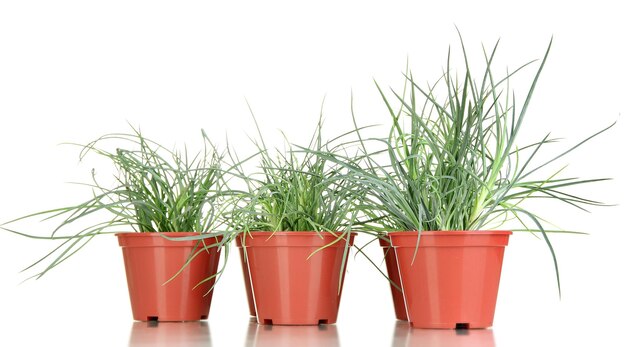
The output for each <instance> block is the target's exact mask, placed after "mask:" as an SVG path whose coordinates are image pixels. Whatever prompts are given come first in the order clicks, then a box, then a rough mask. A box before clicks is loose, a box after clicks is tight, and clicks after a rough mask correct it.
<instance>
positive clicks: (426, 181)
mask: <svg viewBox="0 0 626 347" xmlns="http://www.w3.org/2000/svg"><path fill="white" fill-rule="evenodd" d="M551 45H552V42H550V45H549V46H548V48H547V50H546V52H545V55H544V57H543V59H542V60H541V61H540V65H539V67H538V69H537V71H536V73H535V75H534V78H533V80H532V84H531V86H530V88H529V90H528V92H527V93H526V96H525V98H524V99H523V101H522V102H521V103H520V102H518V101H517V99H516V98H515V95H514V94H513V92H512V90H511V88H510V85H509V82H510V80H511V78H512V77H513V76H514V75H516V74H518V73H519V72H520V71H521V70H523V69H524V68H527V67H528V65H530V64H531V63H532V62H531V63H527V64H525V65H523V66H521V67H520V68H518V69H515V70H514V71H513V72H511V73H508V72H507V74H506V75H504V76H502V77H496V76H495V73H494V72H493V70H492V66H493V61H494V57H495V55H496V50H497V46H498V45H497V44H496V45H495V46H494V48H493V50H491V51H490V52H488V51H486V50H484V49H483V57H484V62H485V69H484V70H483V71H481V72H479V73H477V74H475V73H474V70H473V69H471V67H470V65H469V63H468V55H467V52H466V50H465V46H464V44H463V40H462V39H461V48H462V52H463V55H462V58H463V62H464V64H463V69H462V71H463V70H464V73H462V74H461V76H460V77H459V76H458V75H457V74H456V73H455V70H453V68H452V66H451V60H452V59H451V53H450V51H449V52H448V59H447V63H446V67H445V69H444V72H443V75H442V76H441V77H440V78H439V80H438V81H436V83H434V84H433V85H429V86H422V85H420V84H418V83H416V82H415V79H414V76H413V75H412V73H411V72H410V71H409V72H407V73H406V74H405V78H406V80H405V87H404V89H403V91H402V92H396V91H395V90H393V89H392V90H391V92H390V93H391V95H392V96H391V97H389V96H388V95H387V93H386V92H385V91H383V90H382V88H380V86H379V85H378V84H376V86H377V88H378V90H379V92H380V95H381V96H382V99H383V101H384V103H385V105H386V107H387V110H388V111H389V115H390V116H391V121H392V125H391V128H390V130H389V133H388V136H387V137H386V138H365V137H363V136H360V139H361V140H360V141H361V144H362V146H361V149H362V151H363V154H364V155H365V158H364V159H362V160H361V163H362V164H360V165H359V163H356V162H354V161H353V160H352V159H351V158H349V157H340V156H337V155H333V154H330V153H321V152H320V153H319V155H321V156H322V157H323V158H325V159H326V160H331V161H333V162H335V163H337V164H340V165H343V166H344V167H346V168H348V169H350V171H351V174H350V177H351V178H352V179H354V180H356V181H358V182H360V184H361V186H362V189H363V190H365V191H367V192H368V195H367V196H366V197H365V198H364V199H363V200H362V203H361V205H360V206H361V212H362V213H361V215H362V216H366V218H365V219H364V221H362V222H360V223H357V224H359V225H360V227H361V228H365V229H367V230H375V231H411V230H413V231H419V232H420V235H421V231H424V230H480V229H485V228H488V229H493V228H499V227H501V226H503V225H505V224H506V225H507V226H508V224H507V223H508V222H517V225H518V226H519V227H520V228H519V229H514V230H515V231H530V232H537V233H539V234H540V235H542V237H543V239H544V240H545V242H546V244H547V246H548V247H549V250H550V252H551V254H552V257H553V261H554V267H555V270H556V276H557V283H558V285H559V291H560V280H559V272H558V264H557V260H556V256H555V252H554V249H553V247H552V244H551V243H550V239H549V237H548V233H549V232H568V231H563V230H555V229H549V228H546V227H544V225H545V224H546V223H547V222H546V220H545V219H544V218H542V217H540V216H539V215H538V214H537V213H536V212H534V211H533V210H531V209H530V208H529V207H528V206H527V205H526V203H528V202H529V201H530V200H534V199H544V200H545V199H548V200H553V201H557V202H561V203H564V204H566V205H569V206H573V207H575V208H578V209H580V210H585V205H596V206H597V205H603V204H602V203H600V202H598V201H594V200H591V199H587V198H584V197H580V196H577V195H574V194H573V193H571V192H568V191H567V188H569V187H572V186H578V185H583V184H589V183H593V182H599V181H604V180H607V179H606V178H599V179H580V178H575V177H561V174H562V171H563V168H564V166H562V167H559V168H557V169H555V170H553V171H550V172H548V173H545V171H546V170H547V169H548V167H549V165H550V164H555V163H556V162H557V161H558V160H559V159H561V158H562V157H564V156H565V155H567V154H568V153H570V152H572V151H574V150H575V149H576V148H578V147H579V146H581V145H582V144H584V143H586V142H587V141H589V140H590V139H592V138H594V137H596V136H598V135H599V134H601V133H603V132H604V131H606V130H608V129H609V128H610V127H611V126H612V125H611V126H609V127H606V128H604V129H602V130H600V131H598V132H596V133H594V134H592V135H591V136H589V137H587V138H585V139H583V140H582V141H580V142H578V143H577V144H575V145H574V146H572V147H570V148H568V149H566V150H564V151H562V150H559V151H557V152H554V151H553V150H552V153H553V154H551V156H550V158H549V159H548V160H541V161H540V160H538V159H537V158H539V154H543V153H544V152H545V153H546V154H548V153H549V152H548V151H550V150H551V149H548V147H550V146H551V145H553V144H554V143H556V142H557V140H556V139H553V138H551V137H550V134H547V135H545V136H543V137H541V138H539V139H538V140H537V141H536V142H533V143H529V144H525V145H518V144H517V141H516V140H517V137H518V135H519V133H520V131H521V129H522V125H523V124H524V120H525V117H526V114H527V111H528V107H529V104H530V101H531V99H532V96H533V94H534V92H535V89H536V87H537V83H538V81H539V76H540V74H541V72H542V71H543V69H544V66H545V64H546V61H547V58H548V54H549V52H550V47H551ZM396 101H397V103H398V104H399V106H398V107H394V106H393V105H394V104H395V102H396ZM355 124H356V122H355ZM357 129H358V128H357ZM372 143H379V144H382V145H383V147H384V148H383V149H382V150H380V151H375V152H374V151H371V150H370V149H368V147H370V146H371V145H372ZM381 155H382V158H381ZM537 177H539V178H537ZM418 243H419V236H418ZM416 252H417V245H416Z"/></svg>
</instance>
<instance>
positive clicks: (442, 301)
mask: <svg viewBox="0 0 626 347" xmlns="http://www.w3.org/2000/svg"><path fill="white" fill-rule="evenodd" d="M510 234H511V232H510V231H423V232H421V236H420V238H419V244H418V232H417V231H414V232H413V231H410V232H392V233H389V238H390V240H391V245H392V246H393V248H394V249H395V251H396V257H397V261H398V268H399V270H400V279H401V282H402V289H403V292H404V300H405V303H406V308H407V313H408V318H409V322H410V323H411V326H413V327H416V328H443V329H445V328H449V329H454V328H487V327H490V326H492V325H493V316H494V313H495V307H496V299H497V296H498V286H499V283H500V272H501V269H502V260H503V256H504V248H505V246H506V245H507V244H508V240H509V235H510Z"/></svg>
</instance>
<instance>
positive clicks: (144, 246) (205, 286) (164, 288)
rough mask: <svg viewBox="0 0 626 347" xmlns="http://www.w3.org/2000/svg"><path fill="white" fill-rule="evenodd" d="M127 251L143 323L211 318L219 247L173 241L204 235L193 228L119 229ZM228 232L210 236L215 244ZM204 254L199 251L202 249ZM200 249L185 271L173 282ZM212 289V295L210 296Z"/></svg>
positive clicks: (130, 283)
mask: <svg viewBox="0 0 626 347" xmlns="http://www.w3.org/2000/svg"><path fill="white" fill-rule="evenodd" d="M115 235H116V236H117V238H118V241H119V245H120V246H121V247H122V253H123V255H124V265H125V267H126V279H127V281H128V292H129V294H130V303H131V306H132V310H133V318H134V319H135V320H139V321H195V320H202V319H207V318H208V316H209V308H210V306H211V298H212V296H213V291H212V290H211V291H209V290H210V289H211V288H212V286H213V284H214V283H215V279H211V280H209V281H206V282H204V283H202V284H199V283H200V282H202V281H203V280H204V279H206V278H208V277H210V276H212V275H215V273H216V272H217V266H218V263H219V257H220V254H219V252H218V249H217V247H212V248H210V249H208V250H202V248H203V246H202V243H201V242H200V243H199V241H172V240H167V239H165V238H164V237H161V235H166V236H168V237H170V238H175V237H184V236H192V235H199V233H193V232H172V233H118V234H115ZM221 239H222V236H216V237H215V238H208V239H205V240H204V244H205V245H207V246H209V245H211V244H215V243H216V242H219V241H220V240H221ZM198 252H199V253H198ZM196 253H198V254H197V255H196V256H195V257H194V258H193V260H192V261H191V262H190V263H189V264H188V265H187V266H186V267H185V268H184V269H183V270H182V272H181V273H180V274H178V275H177V276H176V277H174V278H173V279H172V280H171V281H169V282H168V283H166V282H167V281H168V280H170V279H171V278H172V277H173V276H174V275H176V273H177V272H178V271H179V270H180V269H181V268H182V267H183V265H185V263H186V262H187V260H188V259H189V257H190V256H192V255H194V254H196ZM207 293H208V294H207Z"/></svg>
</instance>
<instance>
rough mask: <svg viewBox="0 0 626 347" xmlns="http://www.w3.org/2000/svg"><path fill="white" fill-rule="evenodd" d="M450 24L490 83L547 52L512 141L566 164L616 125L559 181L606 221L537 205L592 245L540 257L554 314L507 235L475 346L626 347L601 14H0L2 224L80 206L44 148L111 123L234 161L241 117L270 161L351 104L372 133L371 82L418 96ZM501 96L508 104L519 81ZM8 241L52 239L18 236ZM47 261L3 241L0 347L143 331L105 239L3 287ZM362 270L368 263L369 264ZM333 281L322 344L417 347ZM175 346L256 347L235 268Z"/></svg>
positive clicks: (615, 73) (604, 14)
mask: <svg viewBox="0 0 626 347" xmlns="http://www.w3.org/2000/svg"><path fill="white" fill-rule="evenodd" d="M455 25H457V26H458V27H459V29H460V30H461V31H462V33H463V36H464V39H465V43H466V46H467V47H468V49H469V51H470V54H471V55H472V56H473V57H474V58H476V59H480V57H481V54H482V53H481V48H480V47H481V46H480V45H481V43H483V44H485V46H487V47H488V48H489V47H492V46H493V44H494V43H495V41H496V40H497V39H499V38H501V46H500V52H499V55H498V60H499V62H500V64H501V65H498V67H499V69H500V70H499V71H501V72H504V71H505V70H504V69H505V68H506V67H509V68H514V67H517V66H519V65H520V64H522V63H524V62H526V61H529V60H532V59H537V58H541V57H542V55H543V53H544V51H545V48H546V47H547V44H548V42H549V40H550V37H551V36H554V46H553V50H552V53H551V55H550V58H549V61H548V63H547V65H546V68H545V72H544V74H543V75H542V78H541V80H540V84H539V86H538V89H537V91H536V97H535V98H534V100H533V103H532V106H531V108H530V110H529V113H528V115H527V117H528V118H527V124H525V130H524V134H522V138H526V139H536V138H537V137H540V136H542V135H543V134H545V133H547V132H550V131H551V132H552V133H553V135H554V136H556V137H562V138H564V141H563V143H562V145H561V147H559V148H561V149H564V148H566V147H567V145H568V144H569V145H572V144H573V143H575V141H576V140H580V139H582V138H583V137H584V136H585V135H589V134H591V133H592V132H593V131H595V130H599V129H600V128H602V127H604V126H606V125H608V124H610V123H612V122H613V121H615V120H618V123H617V125H616V126H615V127H614V128H613V129H612V130H611V131H610V132H608V133H606V134H605V135H604V136H602V137H600V138H597V139H595V140H594V141H592V142H590V143H588V144H587V145H585V146H584V147H582V148H580V150H578V151H576V152H574V153H573V154H571V155H569V156H568V157H566V158H565V159H566V160H564V161H563V162H562V164H565V163H569V164H570V165H569V166H568V167H567V169H566V174H567V175H569V176H577V177H613V178H614V180H613V181H611V182H608V183H603V184H597V185H593V186H590V187H588V188H585V189H579V190H576V192H577V193H581V194H586V196H588V197H590V198H593V199H596V200H601V201H605V202H609V203H614V204H617V205H618V206H615V207H607V208H594V209H592V213H591V214H588V213H584V212H581V211H578V210H575V209H572V208H567V207H563V206H556V207H555V206H552V205H551V206H550V207H549V208H544V210H543V211H542V215H543V216H546V217H549V219H550V220H551V221H554V222H555V223H556V224H558V225H559V226H561V227H563V228H566V229H575V230H579V231H585V232H588V233H590V235H588V236H560V237H556V236H555V237H554V238H553V243H554V246H555V249H556V252H557V255H558V257H559V261H560V264H561V271H562V287H563V297H562V299H561V300H559V297H558V293H557V290H556V284H555V280H554V273H553V268H552V263H551V260H550V256H549V253H548V250H547V248H546V247H545V244H544V243H543V242H542V241H540V240H537V239H535V238H533V237H532V236H530V235H527V234H516V235H514V236H513V237H512V239H511V243H510V246H509V247H508V248H507V251H506V255H505V264H504V269H503V274H502V281H501V286H500V295H499V298H498V307H497V311H496V318H495V324H494V328H493V329H492V330H489V331H488V332H487V334H488V335H487V340H482V342H481V343H482V344H484V345H489V344H490V343H491V342H490V341H493V340H494V339H495V342H496V344H497V345H498V346H523V345H528V344H533V345H538V346H550V345H555V344H560V345H575V344H579V345H591V344H594V345H617V346H620V345H622V346H623V345H626V343H624V340H623V338H622V336H621V335H620V333H619V330H621V329H622V328H623V326H624V324H626V318H624V310H626V299H625V298H624V294H623V293H624V292H626V285H625V281H624V276H625V275H624V271H623V268H624V265H625V264H626V255H625V254H626V252H624V242H625V241H626V236H624V230H623V221H622V220H623V218H621V217H623V216H624V213H625V212H626V211H625V210H624V207H623V204H624V199H623V194H624V191H625V190H624V178H625V176H624V173H623V171H622V170H621V168H622V167H623V165H622V163H623V161H624V159H623V154H622V152H623V148H624V145H625V138H626V133H625V131H624V127H625V125H624V122H623V119H622V117H621V116H620V113H623V112H624V110H625V100H626V98H625V97H626V84H625V83H624V81H626V71H625V68H624V62H625V61H626V44H625V42H626V41H625V37H624V33H625V32H626V30H625V29H626V28H624V21H623V11H620V10H619V9H618V6H617V5H616V2H613V1H595V2H593V4H592V5H591V4H590V3H589V2H578V1H572V2H569V3H567V5H555V4H550V3H548V2H546V1H523V2H503V1H431V2H418V1H406V2H394V1H385V2H371V1H315V2H310V3H308V4H301V3H296V2H294V1H284V2H282V1H262V2H261V1H259V2H244V1H228V2H219V4H218V3H217V2H208V1H185V2H182V1H179V2H165V1H149V2H139V1H106V2H104V1H3V2H2V3H0V122H1V123H0V124H1V126H0V155H1V156H0V158H1V163H2V164H1V165H2V166H1V169H0V185H1V186H0V221H6V220H8V219H11V218H14V217H17V216H21V215H24V214H26V213H29V212H33V211H39V210H42V209H47V208H52V207H57V206H64V205H68V204H72V203H76V202H78V201H81V199H83V198H85V197H86V194H87V192H86V191H85V190H84V189H81V188H77V187H75V186H71V185H68V184H66V183H64V182H69V181H86V180H88V179H89V172H90V169H91V166H90V165H87V164H79V163H78V153H77V151H76V150H75V149H74V148H71V147H67V146H57V144H59V143H61V142H66V141H71V142H79V143H84V142H86V141H89V140H92V139H94V138H95V137H97V136H99V135H102V134H104V133H106V132H111V131H125V130H128V126H127V122H129V123H131V124H133V125H140V126H141V127H142V129H143V131H144V133H145V134H146V135H147V136H149V137H151V138H154V139H157V140H158V141H159V142H161V143H163V144H165V145H171V146H174V145H181V144H182V143H185V142H186V143H189V144H190V145H192V144H193V143H194V141H197V139H198V138H199V136H200V128H204V129H205V130H206V131H207V132H208V133H209V134H210V136H211V137H212V138H213V139H215V142H217V143H221V144H223V143H225V138H226V134H228V139H229V141H230V142H231V144H232V145H233V147H235V148H237V149H238V150H241V151H242V153H245V152H246V151H247V150H248V149H249V148H250V146H249V140H248V138H247V134H253V127H252V122H251V118H250V115H249V112H248V110H247V106H246V103H245V98H247V99H248V100H249V102H250V104H251V105H252V107H253V109H254V111H255V113H256V115H257V117H258V119H259V121H260V123H261V126H262V128H263V130H264V132H265V134H266V137H268V138H271V140H270V141H272V142H273V143H274V144H276V145H279V144H280V143H281V142H280V141H281V139H280V137H279V136H280V134H279V133H278V131H276V130H277V129H282V130H284V131H285V133H287V134H288V136H289V137H290V138H291V139H292V140H294V141H295V142H297V141H301V140H302V139H305V138H308V136H310V131H311V129H312V127H313V126H314V124H315V121H316V117H317V115H318V114H319V110H320V106H321V103H322V99H323V98H324V97H326V102H325V106H324V114H325V118H326V125H327V132H328V133H335V134H336V133H338V132H339V130H343V129H349V127H350V116H349V115H350V113H349V111H350V94H351V93H353V95H354V99H355V108H356V111H357V116H358V117H359V120H360V122H361V123H362V124H372V123H384V122H385V121H386V118H385V117H386V114H385V111H384V108H383V105H382V103H381V100H380V98H379V96H378V95H377V92H376V90H375V87H374V84H373V78H375V79H376V80H377V81H378V82H379V83H380V84H381V85H383V86H395V87H397V88H399V87H401V81H402V75H401V72H402V71H403V69H404V67H405V64H406V60H407V58H408V59H409V60H410V66H411V68H412V70H413V72H414V75H415V76H416V79H417V80H418V81H421V82H428V81H433V79H434V78H436V77H437V76H438V75H439V74H440V72H441V69H442V67H443V65H444V63H445V57H446V53H447V49H448V47H449V46H451V47H452V51H453V54H455V53H459V45H458V37H457V34H456V30H455V27H454V26H455ZM457 57H458V55H457ZM457 62H459V61H458V60H457ZM534 68H536V65H533V66H532V67H531V69H534ZM529 71H530V70H529ZM530 72H531V71H530ZM517 81H519V84H516V85H514V86H513V87H514V88H515V89H516V90H517V91H518V93H517V95H518V96H522V95H524V92H525V90H526V88H527V86H528V85H527V83H526V82H527V80H526V79H524V78H520V79H518V80H517ZM334 129H337V132H335V130H334ZM274 140H275V141H274ZM555 168H556V167H555ZM542 208H543V207H542ZM22 227H23V228H22V229H23V230H24V229H26V230H24V231H27V232H31V233H34V234H45V233H47V232H48V231H49V229H47V228H46V227H45V226H44V225H42V224H39V223H37V222H36V221H34V220H33V221H30V222H29V223H26V224H22ZM364 241H365V238H363V239H362V240H361V241H360V242H361V243H363V242H364ZM51 246H52V244H51V243H49V242H47V241H32V240H27V239H24V238H20V237H18V236H14V235H10V234H7V233H4V232H0V345H34V344H35V343H50V344H51V345H84V344H88V345H103V346H114V345H125V344H127V343H128V342H129V341H130V342H137V341H138V340H137V336H139V335H141V334H142V331H143V330H142V329H145V326H142V325H140V324H139V325H137V324H135V325H133V321H132V320H131V312H130V305H129V302H128V297H127V291H126V283H125V277H124V273H123V264H122V259H121V252H120V250H119V249H118V246H117V244H116V240H115V239H114V237H102V238H101V239H99V240H95V241H94V242H92V243H91V244H90V245H89V246H87V247H86V248H85V249H84V250H83V251H82V252H81V253H79V254H78V255H76V256H75V257H74V258H73V259H72V260H71V261H68V262H67V263H66V264H64V265H63V266H61V267H60V268H58V269H56V270H55V271H53V272H51V273H50V274H49V275H48V276H46V277H44V278H43V279H41V280H37V281H33V280H31V281H28V282H26V283H23V284H19V283H20V281H21V280H23V279H24V278H26V275H25V274H18V272H19V270H21V269H22V268H23V267H25V266H26V265H28V264H30V262H32V261H33V260H36V259H37V257H38V256H40V255H43V254H44V252H45V251H46V250H49V249H50V247H51ZM370 253H371V254H372V256H373V257H375V258H376V259H380V257H381V256H380V253H379V250H378V249H376V248H373V247H372V249H371V251H370ZM348 272H349V273H348V275H347V278H346V283H345V287H344V297H343V298H342V307H341V309H340V312H339V322H338V323H337V325H336V326H333V327H330V328H329V330H326V331H325V334H327V335H324V336H330V337H331V339H332V338H335V337H338V339H339V341H340V343H341V345H342V346H353V345H354V346H356V345H371V346H381V345H382V346H387V345H391V344H392V343H396V344H398V345H402V344H404V343H414V342H415V340H416V339H417V337H415V336H413V340H412V341H413V342H411V341H410V340H403V338H404V337H406V336H405V335H406V334H407V330H406V328H403V327H401V326H400V327H399V326H395V324H396V323H395V320H394V316H393V311H392V306H391V298H390V295H389V288H388V285H387V283H386V282H385V280H384V279H383V278H382V277H381V276H379V275H377V274H376V273H375V272H374V271H373V270H372V268H371V267H370V266H369V265H368V264H367V262H366V261H365V259H363V258H362V257H357V258H356V259H350V264H349V268H348ZM31 274H32V273H31ZM177 329H182V328H180V327H179V326H170V331H171V332H172V333H169V332H168V331H167V329H166V328H163V329H160V331H161V332H163V334H166V335H167V334H170V335H168V336H169V337H167V338H169V339H170V340H168V341H169V343H170V345H172V344H173V342H172V341H175V340H177V339H178V338H183V339H184V338H189V336H191V335H193V334H195V335H193V336H199V337H198V339H200V340H202V339H204V340H206V335H207V332H208V331H210V340H211V342H212V343H213V344H214V345H218V346H233V345H234V346H241V345H244V341H245V339H246V338H248V339H249V342H250V343H255V342H256V345H259V346H260V345H262V344H263V341H262V340H259V339H263V338H264V337H263V335H262V332H259V331H256V330H255V329H256V327H255V326H254V325H249V324H248V316H247V306H246V303H245V295H244V289H243V283H242V280H241V269H240V265H239V264H238V263H237V262H235V261H232V262H230V263H229V264H228V267H227V272H226V274H225V275H224V277H223V278H222V282H220V283H219V286H218V287H217V289H216V291H215V295H214V299H213V305H212V307H211V313H210V317H209V320H208V325H205V326H201V325H194V326H186V328H185V329H188V331H186V332H184V331H183V332H182V333H181V332H180V331H179V332H176V330H177ZM403 329H404V330H403ZM291 332H293V331H291ZM291 332H289V331H288V332H287V333H286V334H289V333H291ZM131 333H132V335H131ZM177 334H178V335H177ZM190 334H191V335H190ZM305 334H306V332H305ZM394 334H396V335H395V336H396V337H395V340H394ZM309 335H310V334H309ZM309 335H307V336H309ZM400 335H402V336H404V337H402V338H399V337H398V336H400ZM147 336H148V339H150V336H151V335H150V334H148V335H147ZM177 336H178V337H177ZM185 336H186V337H185ZM313 336H321V335H319V334H318V335H315V334H313ZM418 337H419V336H418ZM167 338H166V340H167ZM309 338H310V337H309ZM314 338H315V337H313V339H314ZM422 338H424V336H422ZM425 338H426V339H429V340H430V341H431V342H437V341H441V339H439V338H438V337H437V336H436V335H434V336H429V335H428V336H426V337H425ZM485 341H487V342H485ZM266 342H267V341H266ZM181 343H182V342H181ZM273 343H276V342H275V341H274V342H273ZM183 344H185V343H183ZM186 344H189V341H187V342H186ZM205 345H206V344H205ZM433 345H438V344H436V343H434V344H433ZM439 345H441V344H439Z"/></svg>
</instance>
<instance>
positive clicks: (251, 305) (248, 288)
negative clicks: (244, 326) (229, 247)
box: [235, 238, 256, 317]
mask: <svg viewBox="0 0 626 347" xmlns="http://www.w3.org/2000/svg"><path fill="white" fill-rule="evenodd" d="M235 241H236V242H237V248H238V249H239V259H241V268H242V269H243V284H244V286H245V287H246V297H247V298H248V310H250V315H251V316H254V317H256V310H255V308H254V297H253V296H252V285H251V284H250V273H249V272H248V266H247V265H246V259H245V254H244V251H243V247H241V238H237V239H236V240H235Z"/></svg>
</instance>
